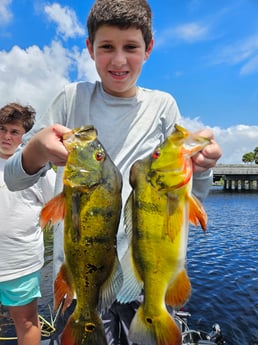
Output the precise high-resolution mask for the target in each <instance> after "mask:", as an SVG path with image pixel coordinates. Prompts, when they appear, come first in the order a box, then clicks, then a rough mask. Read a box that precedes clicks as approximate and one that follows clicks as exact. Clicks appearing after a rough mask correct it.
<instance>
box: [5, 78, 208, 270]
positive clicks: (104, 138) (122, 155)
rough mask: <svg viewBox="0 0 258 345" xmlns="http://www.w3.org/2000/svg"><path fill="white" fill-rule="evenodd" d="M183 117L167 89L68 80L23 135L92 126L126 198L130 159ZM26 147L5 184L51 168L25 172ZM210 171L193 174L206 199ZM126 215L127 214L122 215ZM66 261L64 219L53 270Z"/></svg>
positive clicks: (30, 179) (121, 247)
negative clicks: (118, 89)
mask: <svg viewBox="0 0 258 345" xmlns="http://www.w3.org/2000/svg"><path fill="white" fill-rule="evenodd" d="M179 122H180V113H179V110H178V107H177V104H176V101H175V99H174V98H173V97H172V96H171V95H170V94H168V93H166V92H161V91H158V90H149V89H144V88H140V87H139V88H138V89H137V94H136V96H135V97H132V98H120V97H114V96H111V95H109V94H107V93H106V92H105V91H104V90H103V88H102V84H101V83H100V82H96V83H89V82H79V83H72V84H69V85H67V86H66V87H65V88H64V90H63V91H62V92H61V93H60V94H59V95H58V96H57V97H56V98H55V100H54V101H53V103H52V105H51V107H50V108H49V110H48V112H47V114H46V115H44V116H41V117H40V118H39V119H38V121H37V122H36V124H35V126H34V127H33V129H32V130H31V131H30V132H29V133H28V134H26V135H25V136H24V142H27V140H29V138H30V137H31V136H32V135H33V134H34V133H35V132H37V131H39V130H40V129H42V128H44V127H46V126H49V125H51V124H54V123H59V124H62V125H64V126H67V127H69V128H75V127H80V126H82V125H94V126H95V127H96V129H97V131H98V138H99V140H100V142H101V143H102V144H103V146H104V147H105V149H106V150H107V152H108V154H109V155H110V157H111V159H112V160H113V161H114V163H115V164H116V166H117V167H118V168H119V170H120V172H121V174H122V176H123V190H122V198H123V203H125V201H126V199H127V197H128V196H129V194H130V191H131V187H130V185H129V172H130V167H131V166H132V164H133V163H134V162H135V161H136V160H138V159H141V158H144V157H145V156H146V155H147V154H149V153H151V152H152V151H153V149H154V148H155V147H156V146H158V145H159V144H161V143H162V142H163V141H164V140H165V138H166V137H167V136H168V134H170V133H171V132H172V130H173V128H174V124H175V123H179ZM21 150H22V147H21V148H20V150H19V151H18V152H16V154H15V155H14V156H13V157H12V158H11V160H10V161H9V162H8V164H7V165H6V183H7V184H8V186H9V188H11V189H13V190H15V189H21V188H24V187H28V186H30V185H31V184H33V183H34V182H36V181H37V180H38V178H39V176H40V175H42V174H44V173H45V171H46V169H48V168H49V167H44V168H42V169H41V170H40V171H39V172H38V173H37V174H35V175H33V176H31V175H27V174H26V173H25V172H24V170H23V169H22V165H21ZM62 173H63V168H58V169H57V180H56V188H55V193H56V194H57V193H59V192H60V191H61V190H62ZM211 179H212V172H211V170H208V171H207V172H205V173H202V174H194V178H193V191H194V194H195V195H196V196H197V197H199V198H200V199H203V198H205V197H206V196H207V194H208V190H209V186H210V184H211ZM121 219H123V217H121ZM126 248H127V238H126V235H125V232H124V228H123V221H122V220H121V224H120V227H119V232H118V254H119V258H121V257H122V256H123V255H124V253H125V250H126ZM62 261H63V234H62V224H59V225H58V226H57V227H56V229H55V242H54V263H55V265H56V267H55V269H54V271H55V272H54V273H56V272H57V271H58V269H59V266H60V264H61V263H62Z"/></svg>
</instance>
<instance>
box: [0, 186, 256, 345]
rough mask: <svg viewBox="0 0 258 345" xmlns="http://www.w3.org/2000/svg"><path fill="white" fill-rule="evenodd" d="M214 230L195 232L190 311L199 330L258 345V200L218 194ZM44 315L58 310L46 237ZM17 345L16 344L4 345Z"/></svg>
mask: <svg viewBox="0 0 258 345" xmlns="http://www.w3.org/2000/svg"><path fill="white" fill-rule="evenodd" d="M204 207H205V209H206V212H207V214H208V217H209V220H208V228H207V232H206V234H205V235H204V234H203V233H202V231H201V229H200V228H198V229H195V228H194V227H191V229H190V234H189V245H188V273H189V276H190V279H191V282H192V286H193V292H192V297H191V299H190V301H189V302H188V303H187V304H186V306H185V310H187V311H189V312H190V313H191V318H190V320H189V325H190V326H191V328H193V329H200V330H204V331H210V330H211V326H212V324H213V323H215V322H217V323H219V324H220V326H221V329H222V332H223V335H224V337H225V338H226V343H227V344H228V345H258V272H257V267H258V194H255V193H254V194H250V193H224V192H222V191H221V190H218V189H216V190H215V189H214V190H212V192H211V193H210V195H209V197H208V198H207V200H206V201H205V203H204ZM45 245H46V250H45V259H46V263H45V267H44V268H43V270H42V294H43V297H42V299H41V300H40V305H39V311H40V314H41V315H43V316H45V317H46V318H47V319H48V320H50V312H49V307H48V305H50V307H51V308H52V305H53V300H52V235H51V233H48V234H46V237H45ZM0 343H1V344H4V345H14V344H16V342H11V341H6V342H3V341H2V342H1V341H0Z"/></svg>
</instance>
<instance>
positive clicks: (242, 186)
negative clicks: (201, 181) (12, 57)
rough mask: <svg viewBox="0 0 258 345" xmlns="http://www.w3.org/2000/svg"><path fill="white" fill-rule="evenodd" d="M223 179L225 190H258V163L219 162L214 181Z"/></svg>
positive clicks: (215, 169) (214, 170)
mask: <svg viewBox="0 0 258 345" xmlns="http://www.w3.org/2000/svg"><path fill="white" fill-rule="evenodd" d="M221 180H223V188H224V190H225V191H257V192H258V165H244V164H218V165H217V166H216V167H215V168H214V169H213V182H214V183H216V182H218V181H221Z"/></svg>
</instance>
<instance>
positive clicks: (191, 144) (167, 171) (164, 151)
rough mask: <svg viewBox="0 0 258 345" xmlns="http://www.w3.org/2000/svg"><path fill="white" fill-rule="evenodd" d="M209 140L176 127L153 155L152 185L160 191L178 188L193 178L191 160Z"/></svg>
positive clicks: (150, 175)
mask: <svg viewBox="0 0 258 345" xmlns="http://www.w3.org/2000/svg"><path fill="white" fill-rule="evenodd" d="M209 142H210V141H209V139H208V138H205V137H202V136H199V135H197V134H194V133H191V132H189V131H188V130H186V129H185V128H183V127H181V126H179V125H178V124H176V125H175V130H174V131H173V132H172V133H171V134H170V135H169V136H168V137H167V139H166V140H165V141H164V142H163V143H162V144H161V145H160V146H158V147H157V148H156V149H155V150H154V151H153V153H152V155H151V158H150V160H151V162H150V171H149V174H148V178H149V181H150V182H151V184H152V185H153V186H155V187H157V188H159V189H166V190H167V189H173V188H178V187H179V186H182V185H184V184H186V183H187V182H189V180H190V178H191V176H192V164H191V159H190V157H192V156H193V155H194V154H196V153H197V152H199V151H201V150H202V149H203V148H204V147H205V146H206V145H208V143H209Z"/></svg>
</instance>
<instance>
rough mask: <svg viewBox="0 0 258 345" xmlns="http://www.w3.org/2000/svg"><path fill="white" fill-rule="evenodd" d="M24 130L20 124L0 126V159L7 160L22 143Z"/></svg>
mask: <svg viewBox="0 0 258 345" xmlns="http://www.w3.org/2000/svg"><path fill="white" fill-rule="evenodd" d="M24 133H25V129H24V128H23V126H22V124H20V123H18V122H17V123H5V124H0V157H1V158H4V159H7V158H9V157H10V156H12V155H13V153H14V151H15V150H16V148H17V146H18V145H20V143H21V142H22V136H23V134H24Z"/></svg>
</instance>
